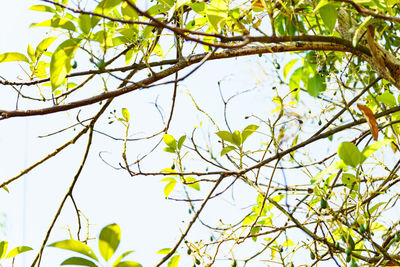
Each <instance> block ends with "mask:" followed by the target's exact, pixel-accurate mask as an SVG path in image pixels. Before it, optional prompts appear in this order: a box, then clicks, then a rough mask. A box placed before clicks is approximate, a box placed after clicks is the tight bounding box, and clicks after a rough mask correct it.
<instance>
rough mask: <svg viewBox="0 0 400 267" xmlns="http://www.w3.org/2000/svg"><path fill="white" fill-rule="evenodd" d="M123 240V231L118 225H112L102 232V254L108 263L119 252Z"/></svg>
mask: <svg viewBox="0 0 400 267" xmlns="http://www.w3.org/2000/svg"><path fill="white" fill-rule="evenodd" d="M120 240H121V229H120V227H119V226H118V224H115V223H113V224H110V225H107V226H106V227H104V228H103V229H102V230H101V233H100V237H99V250H100V254H101V256H102V257H103V259H105V260H106V261H108V260H109V259H110V258H111V257H112V256H113V255H114V252H115V251H116V250H117V248H118V246H119V242H120Z"/></svg>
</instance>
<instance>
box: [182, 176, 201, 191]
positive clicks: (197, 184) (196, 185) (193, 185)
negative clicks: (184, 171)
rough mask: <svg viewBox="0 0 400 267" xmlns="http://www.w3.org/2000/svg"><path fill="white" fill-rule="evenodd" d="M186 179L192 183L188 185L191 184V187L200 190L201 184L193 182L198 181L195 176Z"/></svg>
mask: <svg viewBox="0 0 400 267" xmlns="http://www.w3.org/2000/svg"><path fill="white" fill-rule="evenodd" d="M185 181H186V182H189V183H190V184H187V186H189V187H191V188H193V189H195V190H197V191H200V184H199V183H193V182H196V181H197V180H196V179H195V178H193V177H186V178H185Z"/></svg>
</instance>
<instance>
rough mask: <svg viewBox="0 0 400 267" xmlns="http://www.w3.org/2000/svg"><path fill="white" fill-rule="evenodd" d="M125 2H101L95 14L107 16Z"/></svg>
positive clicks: (111, 0) (117, 0)
mask: <svg viewBox="0 0 400 267" xmlns="http://www.w3.org/2000/svg"><path fill="white" fill-rule="evenodd" d="M122 1H123V0H103V1H101V2H100V3H99V4H98V5H97V7H96V8H95V10H94V13H99V14H104V15H107V14H108V13H109V12H111V11H112V10H113V9H114V8H116V7H117V6H118V5H120V4H121V3H122Z"/></svg>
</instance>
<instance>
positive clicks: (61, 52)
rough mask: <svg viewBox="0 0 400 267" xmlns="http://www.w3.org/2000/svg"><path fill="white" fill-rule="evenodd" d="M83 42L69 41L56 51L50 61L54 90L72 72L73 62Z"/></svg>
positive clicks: (78, 40)
mask: <svg viewBox="0 0 400 267" xmlns="http://www.w3.org/2000/svg"><path fill="white" fill-rule="evenodd" d="M81 41H82V40H81V39H68V40H66V41H64V42H62V43H61V44H60V45H59V46H58V47H57V49H56V50H55V51H54V53H53V55H52V57H51V61H50V81H51V86H52V88H53V90H55V89H57V88H58V87H59V86H60V85H61V84H62V83H63V82H64V80H65V77H66V76H67V74H68V73H70V72H71V70H72V66H71V60H72V58H73V57H74V55H75V52H76V50H77V49H78V47H79V44H80V43H81Z"/></svg>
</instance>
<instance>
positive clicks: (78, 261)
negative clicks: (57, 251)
mask: <svg viewBox="0 0 400 267" xmlns="http://www.w3.org/2000/svg"><path fill="white" fill-rule="evenodd" d="M61 265H78V266H87V267H97V265H96V264H95V263H94V262H92V261H90V260H88V259H85V258H81V257H71V258H68V259H66V260H65V261H63V262H62V263H61Z"/></svg>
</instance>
